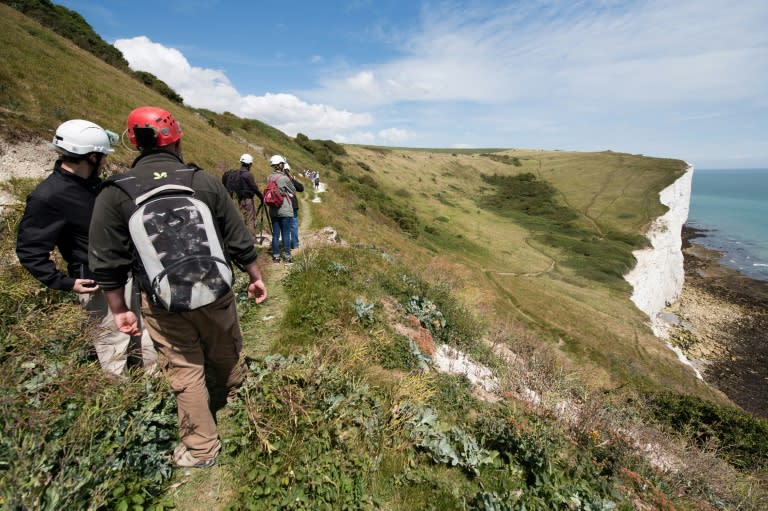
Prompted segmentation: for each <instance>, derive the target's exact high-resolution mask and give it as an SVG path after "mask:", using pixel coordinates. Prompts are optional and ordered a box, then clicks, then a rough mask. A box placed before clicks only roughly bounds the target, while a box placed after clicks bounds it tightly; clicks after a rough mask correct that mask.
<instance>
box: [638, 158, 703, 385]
mask: <svg viewBox="0 0 768 511" xmlns="http://www.w3.org/2000/svg"><path fill="white" fill-rule="evenodd" d="M693 170H694V169H693V166H692V165H688V168H687V169H686V171H685V173H684V174H683V175H682V176H680V178H678V179H677V181H675V182H674V183H672V184H671V185H669V186H668V187H666V188H664V189H663V190H662V191H661V192H659V200H660V201H661V203H662V204H664V205H665V206H667V208H669V209H668V210H667V212H666V213H665V214H663V215H662V216H660V217H658V218H657V219H656V220H654V221H653V223H652V224H651V226H650V227H649V229H648V231H647V232H646V233H645V235H646V237H647V238H648V239H649V240H650V243H651V247H650V248H646V249H643V250H636V251H634V252H633V254H634V256H635V259H637V264H636V265H635V267H634V268H633V269H632V270H631V271H630V272H629V273H627V274H626V275H625V276H624V278H625V279H626V281H627V282H629V283H630V284H631V285H632V288H633V292H632V301H633V302H634V304H635V305H636V306H637V308H638V309H640V310H641V311H643V312H645V313H646V314H647V315H648V318H649V320H650V327H651V329H652V330H653V333H654V334H655V335H656V336H657V337H659V338H661V339H667V338H668V337H669V331H670V328H671V326H672V325H673V324H674V323H675V318H674V317H673V316H671V315H670V314H665V313H664V309H665V308H666V307H667V306H668V305H669V304H672V303H675V302H676V301H677V300H678V298H679V297H680V293H681V292H682V290H683V283H684V282H685V268H684V258H683V250H682V245H683V241H682V230H683V225H685V222H686V221H687V220H688V211H689V209H690V204H691V183H692V181H693ZM670 348H671V349H673V350H674V351H675V352H676V353H677V355H678V357H679V358H680V360H681V361H682V362H684V363H686V364H688V365H690V362H689V361H688V359H687V358H686V357H685V356H684V355H683V354H682V352H680V350H679V349H677V348H674V347H672V346H670ZM692 367H693V366H692ZM694 370H695V371H696V374H697V376H698V377H699V378H701V375H700V374H699V372H698V370H696V369H695V368H694Z"/></svg>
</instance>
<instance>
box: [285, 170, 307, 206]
mask: <svg viewBox="0 0 768 511" xmlns="http://www.w3.org/2000/svg"><path fill="white" fill-rule="evenodd" d="M288 179H290V180H291V183H293V187H294V188H296V191H297V192H303V191H304V185H303V184H301V183H299V181H298V179H294V177H293V176H290V175H289V176H288ZM290 197H291V205H292V206H293V209H299V198H298V197H296V196H295V195H291V196H290Z"/></svg>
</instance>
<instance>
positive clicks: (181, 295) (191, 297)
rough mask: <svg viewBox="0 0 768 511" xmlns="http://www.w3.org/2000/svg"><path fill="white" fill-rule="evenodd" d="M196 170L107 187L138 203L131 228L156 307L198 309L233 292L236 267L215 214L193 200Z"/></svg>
mask: <svg viewBox="0 0 768 511" xmlns="http://www.w3.org/2000/svg"><path fill="white" fill-rule="evenodd" d="M197 170H199V169H197V168H196V167H192V168H183V169H178V170H175V171H170V172H155V173H154V175H153V176H151V177H150V178H146V177H137V176H130V175H129V176H115V177H114V178H111V179H109V180H107V182H106V183H105V184H107V185H109V184H111V185H114V186H117V187H119V188H120V189H121V190H123V191H124V192H125V193H126V194H128V196H129V197H131V199H132V200H133V202H134V203H135V204H136V210H135V211H134V212H133V214H132V215H131V217H130V219H129V221H128V229H129V231H130V234H131V240H132V241H133V244H134V246H135V248H136V252H137V253H138V256H139V258H140V260H141V269H142V272H141V273H142V274H141V275H139V280H140V281H141V284H142V288H143V289H144V290H145V291H147V293H148V294H149V295H150V298H151V299H152V301H153V303H155V305H158V306H160V307H163V308H164V309H166V310H168V311H171V312H184V311H191V310H195V309H198V308H200V307H203V306H205V305H208V304H210V303H212V302H214V301H216V300H218V299H219V298H221V297H223V296H224V295H225V294H226V293H227V292H229V290H230V289H231V288H232V278H233V277H232V268H231V267H230V265H229V262H228V259H227V256H226V253H225V251H224V248H223V244H222V242H221V237H220V235H219V232H218V229H217V226H216V223H215V220H214V218H213V215H212V214H211V211H210V209H209V208H208V206H207V205H206V204H205V203H204V202H202V201H201V200H199V199H196V198H195V197H194V195H195V192H194V190H193V189H192V186H191V184H192V179H193V177H194V173H195V172H196V171H197Z"/></svg>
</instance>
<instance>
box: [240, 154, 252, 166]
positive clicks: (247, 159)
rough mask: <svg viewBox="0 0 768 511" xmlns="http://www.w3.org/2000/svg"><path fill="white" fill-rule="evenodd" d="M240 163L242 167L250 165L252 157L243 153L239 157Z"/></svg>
mask: <svg viewBox="0 0 768 511" xmlns="http://www.w3.org/2000/svg"><path fill="white" fill-rule="evenodd" d="M240 163H242V164H244V165H250V164H251V163H253V156H251V155H250V154H248V153H245V154H244V155H242V156H241V157H240Z"/></svg>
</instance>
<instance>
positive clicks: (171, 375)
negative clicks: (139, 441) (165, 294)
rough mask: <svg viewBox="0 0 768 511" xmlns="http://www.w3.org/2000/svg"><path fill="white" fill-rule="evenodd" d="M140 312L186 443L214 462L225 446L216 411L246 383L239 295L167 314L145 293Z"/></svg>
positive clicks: (232, 294) (230, 295) (195, 453)
mask: <svg viewBox="0 0 768 511" xmlns="http://www.w3.org/2000/svg"><path fill="white" fill-rule="evenodd" d="M141 311H142V314H143V316H144V320H145V324H146V327H147V328H148V329H149V332H150V334H151V335H152V339H153V340H154V341H155V346H156V348H157V350H158V352H159V354H160V360H159V362H160V364H161V367H162V368H163V372H164V373H165V375H166V376H167V377H168V379H169V381H170V383H171V388H172V389H173V392H174V393H175V394H176V407H177V411H178V421H179V437H180V439H181V442H182V443H183V444H184V445H185V446H186V447H187V450H188V451H189V452H190V454H192V455H193V456H194V457H195V458H198V459H200V460H208V459H211V458H215V457H216V455H217V454H218V453H219V450H220V449H221V442H220V441H219V435H218V431H217V430H216V420H215V417H214V411H215V410H217V409H218V408H221V407H222V406H224V404H226V399H227V394H228V393H229V391H230V390H232V389H234V388H236V387H237V386H238V385H240V383H242V381H243V379H244V378H245V368H244V364H243V362H242V361H241V359H240V353H241V351H242V348H243V336H242V332H241V331H240V324H239V322H238V318H237V310H236V308H235V295H234V293H233V292H232V291H230V292H229V293H227V295H226V296H224V297H222V298H220V299H219V300H217V301H215V302H213V303H212V304H210V305H207V306H205V307H201V308H199V309H197V310H194V311H190V312H168V311H166V310H165V309H163V308H160V307H156V306H154V305H152V304H151V303H150V302H149V300H148V299H147V295H146V293H142V300H141ZM206 370H207V373H206ZM206 376H207V377H208V386H206Z"/></svg>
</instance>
